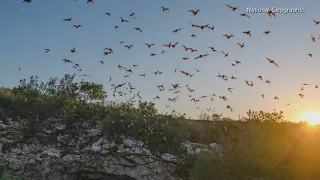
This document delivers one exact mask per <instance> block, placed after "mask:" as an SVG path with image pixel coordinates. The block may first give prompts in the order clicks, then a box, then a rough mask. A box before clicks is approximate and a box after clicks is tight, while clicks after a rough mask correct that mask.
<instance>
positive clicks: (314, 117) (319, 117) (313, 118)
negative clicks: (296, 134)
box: [299, 112, 320, 125]
mask: <svg viewBox="0 0 320 180" xmlns="http://www.w3.org/2000/svg"><path fill="white" fill-rule="evenodd" d="M299 120H300V121H305V122H307V123H309V124H310V125H317V124H320V112H307V113H304V114H303V115H302V116H301V117H300V119H299Z"/></svg>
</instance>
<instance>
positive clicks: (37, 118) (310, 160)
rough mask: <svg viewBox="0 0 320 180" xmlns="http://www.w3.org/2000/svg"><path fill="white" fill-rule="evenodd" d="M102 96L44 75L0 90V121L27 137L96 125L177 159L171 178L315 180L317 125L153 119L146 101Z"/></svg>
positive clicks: (277, 115) (319, 157) (256, 116)
mask: <svg viewBox="0 0 320 180" xmlns="http://www.w3.org/2000/svg"><path fill="white" fill-rule="evenodd" d="M125 89H126V88H123V89H122V90H123V91H125ZM128 89H129V88H128ZM113 93H115V91H114V92H113ZM106 97H107V92H105V91H104V89H103V86H102V85H101V84H98V83H92V82H84V81H80V82H75V75H65V76H64V77H63V78H60V79H59V78H50V79H49V81H48V82H46V83H44V82H40V81H39V79H38V77H36V76H35V77H34V76H33V77H31V78H30V80H29V81H27V80H26V79H23V80H21V81H20V85H18V86H17V87H14V88H4V87H3V88H0V119H1V120H2V121H3V122H4V123H6V120H7V119H11V120H13V121H21V122H24V123H25V125H24V127H25V128H24V137H25V138H28V137H33V136H34V135H35V134H36V133H37V132H39V130H40V128H41V127H39V126H40V125H41V124H42V123H41V122H42V121H44V120H46V119H49V118H56V119H63V120H64V121H65V123H66V124H67V125H68V126H67V130H68V131H70V132H71V133H72V132H74V133H77V129H78V128H79V127H80V126H81V125H82V123H83V122H85V121H90V120H103V125H102V127H101V128H102V130H103V131H104V132H105V135H106V136H107V137H108V138H109V139H110V140H115V141H118V140H120V138H121V136H130V137H133V138H135V139H137V140H142V141H144V142H147V144H148V146H149V149H151V150H152V151H153V152H158V154H160V153H164V152H169V153H172V154H174V155H176V156H178V157H181V158H183V160H184V163H183V164H181V165H179V168H178V169H177V171H176V173H177V174H179V175H180V176H181V177H183V178H184V179H190V180H207V179H208V180H215V179H217V180H257V179H261V180H318V179H320V154H319V153H318V149H320V139H319V138H318V137H320V127H319V126H318V127H317V126H314V127H311V126H309V125H307V124H303V123H292V122H287V121H284V120H283V114H282V112H272V113H269V112H263V111H250V110H249V112H248V114H247V117H245V118H243V119H240V120H237V121H234V120H232V119H229V118H225V117H222V114H212V115H208V114H202V115H201V118H202V120H190V119H186V118H185V117H184V116H183V115H180V114H165V115H164V114H160V113H158V112H157V109H156V108H155V104H154V103H151V102H142V101H140V102H139V103H137V104H136V105H134V104H133V103H132V102H131V101H129V102H119V103H114V102H108V101H106ZM22 120H23V121H22ZM185 140H190V141H192V142H197V143H203V144H209V143H212V142H215V143H219V144H221V146H222V154H223V156H222V157H220V156H219V155H217V154H216V153H215V152H202V153H201V154H200V155H199V156H198V157H197V156H190V155H187V154H186V152H185V151H184V150H183V149H181V147H180V144H181V142H183V141H185ZM48 141H50V140H48ZM1 172H2V173H0V174H1V176H0V177H2V179H5V178H8V176H9V174H8V173H7V172H6V171H1Z"/></svg>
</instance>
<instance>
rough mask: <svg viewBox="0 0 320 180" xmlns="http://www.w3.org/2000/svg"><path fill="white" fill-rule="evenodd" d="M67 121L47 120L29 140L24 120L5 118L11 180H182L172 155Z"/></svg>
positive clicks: (2, 155)
mask: <svg viewBox="0 0 320 180" xmlns="http://www.w3.org/2000/svg"><path fill="white" fill-rule="evenodd" d="M63 122H64V121H63V120H59V119H48V120H47V121H44V122H41V126H40V127H41V128H38V127H39V126H37V129H36V130H35V131H34V134H33V135H30V132H29V135H28V136H27V135H26V134H28V133H26V129H25V128H24V127H25V126H26V122H24V121H23V120H21V121H19V122H15V121H11V120H6V122H5V123H4V122H3V121H1V120H0V167H6V168H7V169H9V170H10V171H11V172H13V173H12V177H11V179H12V180H15V179H23V178H22V177H27V179H32V180H37V179H39V180H40V179H41V180H42V179H48V180H78V179H81V180H84V179H109V180H112V179H123V180H134V179H136V180H178V179H181V178H179V177H177V176H176V175H175V170H176V168H177V164H179V163H180V160H179V159H178V158H177V157H176V156H174V155H172V154H168V153H165V154H162V155H161V156H159V157H161V158H157V157H156V156H154V155H153V154H152V153H151V152H150V151H149V150H148V147H147V145H146V144H145V143H143V142H141V141H137V140H134V139H132V138H128V137H123V138H122V141H121V142H117V143H115V142H112V141H109V140H108V139H107V138H106V136H104V134H103V133H102V132H101V130H100V128H99V127H101V123H102V121H88V122H84V123H83V124H82V125H81V127H80V128H78V129H76V130H70V127H68V126H67V125H66V124H64V123H63ZM29 125H30V124H29ZM71 132H72V133H71ZM75 132H76V133H75ZM183 146H184V147H185V148H186V150H187V151H188V152H189V153H190V154H194V153H199V152H200V151H201V150H206V149H208V148H210V146H211V148H216V149H219V148H220V147H219V145H217V144H214V143H213V144H211V145H209V146H205V145H201V144H195V143H191V142H186V143H184V144H183Z"/></svg>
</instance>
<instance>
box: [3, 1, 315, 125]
mask: <svg viewBox="0 0 320 180" xmlns="http://www.w3.org/2000/svg"><path fill="white" fill-rule="evenodd" d="M226 4H229V5H231V6H236V7H238V10H236V11H232V10H231V9H229V8H227V7H226ZM160 6H164V7H167V8H169V9H170V10H169V11H165V12H163V11H162V10H161V8H160ZM247 7H251V8H272V7H276V8H304V9H305V13H295V14H293V13H288V14H281V13H277V14H276V15H277V16H276V18H274V17H269V16H268V15H267V14H266V13H247V14H248V15H249V16H250V18H245V17H242V16H240V14H241V13H246V11H247ZM319 7H320V1H300V0H282V1H278V0H269V1H256V0H242V1H239V0H229V1H212V0H197V1H194V0H183V1H182V0H176V1H170V0H152V1H150V0H108V1H106V0H94V3H89V4H87V3H86V0H77V1H73V0H33V2H32V3H22V0H4V1H3V2H1V6H0V23H1V26H0V62H1V64H0V77H1V78H0V86H6V87H13V86H16V85H18V84H19V80H20V79H22V78H28V77H30V76H32V75H38V76H39V77H40V79H41V80H43V81H46V80H48V79H49V78H50V77H62V76H63V75H64V74H73V73H77V75H81V74H83V73H85V74H88V75H90V76H91V78H90V79H89V78H87V79H86V80H88V81H94V82H98V83H102V84H103V85H105V87H106V90H107V91H110V85H111V84H112V83H114V84H120V83H121V82H125V81H130V82H131V83H132V85H133V86H134V87H136V88H137V89H139V91H141V95H142V97H143V98H144V99H145V100H150V101H151V100H152V101H154V102H155V103H156V105H157V107H158V108H159V110H160V111H161V112H164V111H171V110H172V109H173V108H174V109H175V110H176V111H178V112H182V113H184V112H185V113H187V114H188V115H190V116H193V117H195V116H197V115H198V114H199V112H201V111H202V110H204V109H205V108H212V109H213V110H214V111H215V112H217V113H223V114H224V116H228V117H232V118H238V117H239V116H244V115H245V113H246V112H247V111H248V110H249V109H251V110H264V111H273V110H274V109H276V110H277V111H280V110H282V111H284V114H285V119H287V120H292V121H296V120H299V116H300V114H301V113H302V114H303V113H305V112H317V111H320V93H319V92H320V89H316V88H314V86H306V87H305V88H304V90H303V91H301V90H300V88H301V84H302V83H310V84H312V85H315V84H317V85H320V79H319V77H320V76H319V75H320V71H319V67H320V58H319V57H320V51H319V50H318V49H319V47H320V44H319V42H320V40H318V41H319V42H318V41H317V42H316V43H313V42H312V41H311V38H310V37H309V35H310V34H313V35H314V36H315V37H316V38H318V37H320V31H319V29H320V24H319V25H316V24H315V23H313V22H312V20H313V19H315V20H318V21H319V20H320V13H319V11H318V8H319ZM189 9H200V12H199V13H198V14H197V15H196V16H194V15H193V14H192V13H190V12H188V10H189ZM106 12H109V13H110V14H111V17H108V16H107V15H105V13H106ZM133 12H134V13H135V18H134V19H132V18H131V17H129V14H131V13H133ZM69 17H73V18H74V19H73V20H72V21H71V22H64V21H62V19H65V18H69ZM120 17H123V18H124V19H127V20H129V21H130V22H129V23H122V22H121V20H120ZM190 23H194V24H199V25H205V24H210V25H214V27H215V29H214V30H213V31H211V30H209V29H204V30H201V29H196V28H192V27H191V25H190ZM77 24H81V25H82V27H80V28H78V29H75V28H73V27H72V25H77ZM116 25H118V26H119V27H120V28H119V29H115V28H114V26H116ZM137 27H139V28H141V29H142V31H143V33H140V32H138V31H136V30H135V29H134V28H137ZM177 28H182V30H181V31H180V32H179V33H177V34H173V33H172V31H173V30H174V29H177ZM267 30H269V31H270V32H271V33H270V34H268V35H265V34H263V32H264V31H267ZM244 31H251V33H252V36H251V37H249V36H247V35H245V34H243V33H242V32H244ZM224 33H227V34H233V35H234V36H235V37H234V38H231V39H229V40H228V39H226V38H225V37H223V36H222V34H224ZM191 34H196V35H197V36H196V38H192V37H191ZM121 41H124V43H123V44H120V42H121ZM169 42H179V44H178V45H177V47H176V48H170V49H168V48H166V47H163V46H162V45H163V44H167V43H169ZM237 42H240V43H244V44H245V46H244V47H243V48H240V47H239V46H238V45H237ZM144 43H150V44H151V43H153V44H155V46H153V47H151V48H147V46H145V45H144ZM127 44H132V45H134V46H135V47H134V48H132V49H130V50H128V49H127V48H124V47H123V46H124V45H127ZM182 45H186V46H187V47H192V48H195V49H197V50H198V52H196V53H191V52H185V51H184V48H183V47H182ZM209 46H214V47H215V48H216V49H217V50H218V52H211V51H210V49H209ZM73 47H76V48H77V53H71V52H70V50H71V49H72V48H73ZM106 47H108V48H112V49H114V54H110V55H108V56H106V57H105V56H104V55H103V48H106ZM46 48H48V49H50V52H49V53H44V50H43V49H46ZM163 50H166V52H165V53H164V54H161V51H163ZM221 50H223V51H225V52H228V53H229V56H228V57H224V56H223V55H222V53H221V52H220V51H221ZM151 53H156V54H157V55H156V56H154V57H151V56H150V54H151ZM206 53H208V54H209V55H208V56H207V57H205V58H203V59H200V60H193V58H194V57H196V56H198V55H200V54H206ZM309 53H312V55H313V57H312V58H310V57H309V56H308V54H309ZM182 57H189V58H190V60H187V61H182V60H181V58H182ZM265 57H269V58H271V59H273V60H275V61H276V62H277V63H278V64H279V68H277V67H275V66H273V65H272V64H269V62H268V61H267V60H266V59H265ZM63 58H67V59H70V60H72V61H74V62H75V63H78V64H80V65H81V66H82V67H83V71H82V72H81V73H79V72H78V71H76V70H75V69H73V68H72V67H71V65H68V64H65V63H64V62H62V61H61V60H62V59H63ZM234 60H239V61H241V64H238V65H237V66H236V67H233V66H232V65H231V64H232V63H234ZM99 61H104V63H105V64H104V65H101V64H100V63H99ZM133 63H135V64H138V65H139V66H138V67H136V68H133V67H132V64H133ZM118 65H122V66H125V67H128V68H132V69H133V71H134V73H133V75H130V77H127V78H125V77H124V75H126V73H125V72H124V71H119V69H117V66H118ZM18 68H21V71H18ZM175 68H179V70H185V71H188V72H190V73H194V74H195V75H194V76H193V77H186V76H184V75H182V74H181V73H179V72H178V73H174V69H175ZM194 68H197V69H200V70H201V71H200V72H199V73H197V72H195V70H194ZM157 70H160V71H162V72H163V74H162V75H158V76H156V75H154V74H153V73H152V72H154V71H157ZM145 71H147V76H146V77H141V76H138V74H140V73H144V72H145ZM219 73H221V74H225V75H227V76H228V77H229V78H230V77H231V76H232V75H234V76H236V77H237V78H238V79H237V80H228V81H224V80H222V79H220V78H218V77H216V76H217V75H218V74H219ZM259 75H261V76H262V77H263V82H261V81H260V80H259V79H258V78H257V76H259ZM110 76H111V77H112V82H110V83H109V82H108V80H109V77H110ZM244 80H249V81H251V80H252V81H253V82H254V86H253V87H249V86H247V85H246V84H245V82H244ZM265 80H270V81H271V84H266V83H265ZM171 83H179V84H181V86H182V87H183V88H182V89H181V90H180V91H181V92H180V93H179V101H177V102H176V103H171V102H168V101H167V98H169V97H175V96H176V94H175V95H173V92H172V91H171V92H169V91H168V87H169V85H170V84H171ZM186 84H188V85H189V86H190V87H191V88H192V89H195V92H193V93H192V94H193V97H195V98H199V97H200V96H203V95H209V94H211V93H212V94H213V93H215V94H216V96H215V98H214V101H210V99H202V100H201V101H200V102H199V103H197V104H195V103H193V102H191V101H190V98H189V97H188V96H187V95H188V94H190V93H188V92H187V89H186V88H185V85H186ZM157 85H164V86H165V88H166V90H165V91H162V92H159V90H158V88H157V87H156V86H157ZM228 88H234V89H233V92H232V94H231V93H230V92H229V91H228ZM299 93H303V94H304V95H305V98H301V97H299V96H298V94H299ZM261 94H264V95H265V98H264V99H262V98H261ZM155 96H160V100H153V98H154V97H155ZM219 96H226V97H227V98H228V101H227V102H224V101H222V100H221V99H219ZM274 96H278V97H279V100H275V99H274ZM165 104H168V105H169V106H170V108H168V109H166V106H165ZM287 104H290V105H289V106H287ZM227 105H230V106H231V107H232V108H233V112H231V111H230V110H228V109H227V108H226V106H227ZM197 107H199V108H197Z"/></svg>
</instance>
